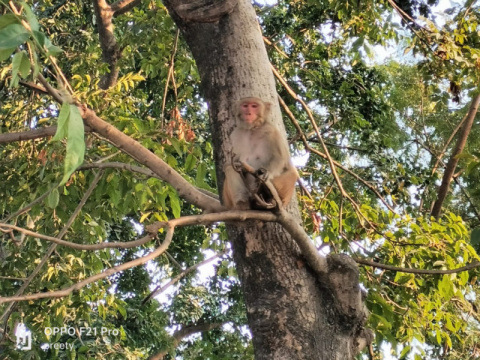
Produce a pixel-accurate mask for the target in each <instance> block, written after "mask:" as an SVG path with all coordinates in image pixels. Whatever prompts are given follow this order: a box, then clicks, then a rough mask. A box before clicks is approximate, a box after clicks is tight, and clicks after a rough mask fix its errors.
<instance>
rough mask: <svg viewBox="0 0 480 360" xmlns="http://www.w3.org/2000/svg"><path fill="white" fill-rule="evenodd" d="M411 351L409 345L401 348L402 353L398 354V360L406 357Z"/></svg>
mask: <svg viewBox="0 0 480 360" xmlns="http://www.w3.org/2000/svg"><path fill="white" fill-rule="evenodd" d="M410 350H412V346H411V345H407V346H405V347H404V348H403V350H402V352H401V353H400V359H405V356H407V355H408V353H409V352H410Z"/></svg>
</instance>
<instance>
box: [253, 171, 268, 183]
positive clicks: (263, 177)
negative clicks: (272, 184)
mask: <svg viewBox="0 0 480 360" xmlns="http://www.w3.org/2000/svg"><path fill="white" fill-rule="evenodd" d="M255 176H256V177H257V178H258V179H260V180H261V181H262V182H266V181H267V180H268V171H267V169H265V168H260V169H257V171H255Z"/></svg>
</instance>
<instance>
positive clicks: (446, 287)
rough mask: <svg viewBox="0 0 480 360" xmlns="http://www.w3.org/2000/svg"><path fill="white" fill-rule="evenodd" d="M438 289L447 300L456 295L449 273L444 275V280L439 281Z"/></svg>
mask: <svg viewBox="0 0 480 360" xmlns="http://www.w3.org/2000/svg"><path fill="white" fill-rule="evenodd" d="M438 291H439V293H440V295H441V296H442V297H443V298H444V299H445V300H446V301H449V300H450V299H451V298H452V296H453V295H454V290H453V283H452V281H451V280H450V277H449V276H448V275H443V277H442V280H441V281H439V283H438Z"/></svg>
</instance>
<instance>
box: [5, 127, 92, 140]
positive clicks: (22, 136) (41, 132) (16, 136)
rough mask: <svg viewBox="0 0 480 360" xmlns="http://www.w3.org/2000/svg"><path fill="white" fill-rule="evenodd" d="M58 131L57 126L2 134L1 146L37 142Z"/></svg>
mask: <svg viewBox="0 0 480 360" xmlns="http://www.w3.org/2000/svg"><path fill="white" fill-rule="evenodd" d="M56 131H57V126H56V125H55V126H49V127H46V128H41V129H33V130H28V131H19V132H15V133H5V134H0V144H8V143H12V142H17V141H25V140H35V139H40V138H46V137H49V136H53V135H55V132H56ZM90 131H91V129H90V128H89V127H88V126H86V127H85V132H90Z"/></svg>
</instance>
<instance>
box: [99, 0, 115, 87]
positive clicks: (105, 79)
mask: <svg viewBox="0 0 480 360" xmlns="http://www.w3.org/2000/svg"><path fill="white" fill-rule="evenodd" d="M93 8H94V10H95V15H96V16H97V29H98V35H99V39H100V47H101V48H102V57H103V61H104V62H106V63H107V64H108V68H109V73H108V74H105V75H103V76H102V78H101V80H100V83H99V87H100V88H101V89H103V90H106V89H108V88H109V87H111V86H113V85H115V83H116V82H117V78H118V72H119V69H118V67H117V61H118V59H119V58H120V56H121V52H120V49H119V48H118V45H117V41H116V40H115V35H114V34H113V23H112V18H113V15H114V10H113V9H112V8H111V7H110V5H108V3H107V1H106V0H94V1H93Z"/></svg>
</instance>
